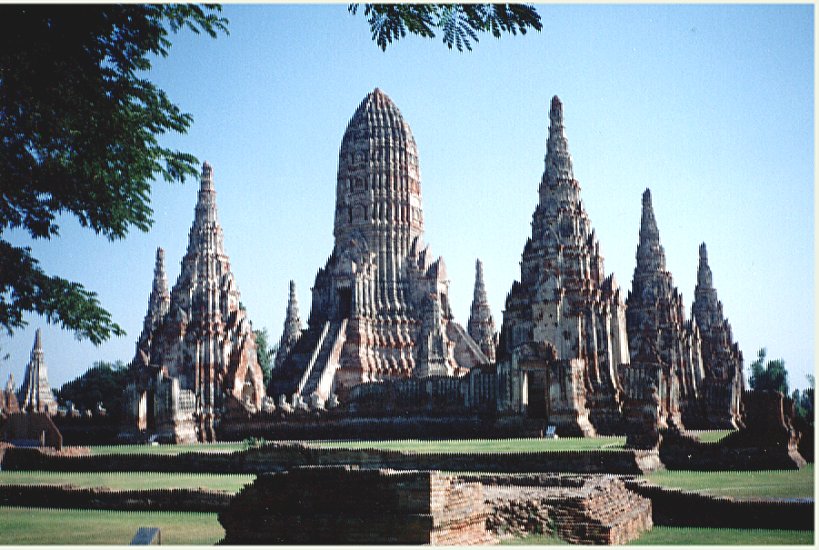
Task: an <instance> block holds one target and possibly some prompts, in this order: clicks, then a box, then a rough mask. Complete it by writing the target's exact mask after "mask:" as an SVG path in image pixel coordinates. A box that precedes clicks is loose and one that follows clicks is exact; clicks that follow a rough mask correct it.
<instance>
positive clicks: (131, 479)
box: [0, 471, 256, 493]
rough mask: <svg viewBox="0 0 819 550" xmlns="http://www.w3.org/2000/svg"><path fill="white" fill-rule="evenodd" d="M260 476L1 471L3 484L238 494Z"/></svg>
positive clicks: (0, 477)
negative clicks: (219, 491)
mask: <svg viewBox="0 0 819 550" xmlns="http://www.w3.org/2000/svg"><path fill="white" fill-rule="evenodd" d="M255 478H256V476H255V475H252V474H235V475H234V474H226V475H220V474H178V473H162V472H127V473H103V472H72V473H68V472H41V471H36V472H15V471H0V484H3V485H17V484H24V485H63V484H70V485H76V486H78V487H109V488H111V489H123V490H124V489H197V488H199V487H204V488H206V489H218V490H222V491H230V492H232V493H236V492H238V491H239V490H241V488H242V487H244V486H245V485H247V484H248V483H252V482H253V480H254V479H255Z"/></svg>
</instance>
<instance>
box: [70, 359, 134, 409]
mask: <svg viewBox="0 0 819 550" xmlns="http://www.w3.org/2000/svg"><path fill="white" fill-rule="evenodd" d="M127 373H128V368H127V367H126V366H125V363H123V362H122V361H116V362H114V363H109V362H107V361H97V362H95V363H94V364H93V365H92V366H91V368H90V369H88V370H87V371H86V372H85V373H83V374H82V375H81V376H79V377H77V378H75V379H74V380H72V381H71V382H66V383H65V384H63V386H62V387H61V388H60V389H59V391H57V392H55V393H56V394H57V399H58V400H59V401H60V402H61V403H63V404H65V403H66V402H67V401H71V402H72V403H74V405H75V406H76V407H77V408H82V409H87V410H93V409H95V408H96V406H97V403H102V405H103V407H105V410H106V411H107V413H108V416H111V417H114V418H119V416H120V414H121V413H122V396H123V393H122V388H124V387H125V384H126V378H127Z"/></svg>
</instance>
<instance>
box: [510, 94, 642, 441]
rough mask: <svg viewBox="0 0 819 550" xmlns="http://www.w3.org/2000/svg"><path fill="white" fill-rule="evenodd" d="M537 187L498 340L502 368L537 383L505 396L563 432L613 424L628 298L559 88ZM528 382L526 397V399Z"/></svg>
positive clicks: (625, 356)
mask: <svg viewBox="0 0 819 550" xmlns="http://www.w3.org/2000/svg"><path fill="white" fill-rule="evenodd" d="M538 196H539V201H538V205H537V207H536V209H535V212H534V214H533V215H532V237H531V239H529V241H528V242H527V243H526V246H525V247H524V250H523V255H522V260H521V275H520V281H515V283H514V284H513V285H512V289H511V291H510V292H509V295H508V296H507V299H506V308H505V311H504V314H503V327H502V330H501V336H500V344H499V346H498V369H499V370H498V372H499V373H500V372H502V371H506V370H508V371H509V373H508V376H510V380H517V381H518V382H519V383H523V382H521V381H523V380H527V383H528V384H530V385H531V386H532V387H531V388H528V389H523V388H517V387H510V388H509V389H508V390H504V391H508V393H507V394H505V395H501V397H500V399H499V401H500V402H501V403H502V406H507V405H506V403H505V402H506V400H507V399H508V400H509V405H508V406H509V407H510V408H511V409H512V410H514V409H515V408H516V407H517V408H521V407H527V409H526V410H527V411H528V412H527V413H526V414H530V415H536V416H537V415H541V414H544V415H546V416H548V421H549V422H550V423H553V424H555V425H556V426H557V427H558V430H559V431H560V433H562V434H565V435H581V434H584V435H592V434H594V433H595V432H596V431H599V432H602V433H606V432H609V433H610V432H611V431H612V430H614V429H616V428H617V424H618V423H619V421H620V410H619V400H620V397H619V395H620V388H619V385H618V380H617V370H618V369H619V367H620V365H623V364H626V363H628V360H629V358H628V344H627V337H626V330H625V316H624V309H625V308H624V305H623V302H622V299H621V298H620V292H619V288H618V287H617V284H616V281H615V280H614V278H613V277H606V275H605V270H604V267H603V256H602V255H601V254H600V245H599V242H598V240H597V237H596V234H595V232H594V230H593V229H592V226H591V221H590V220H589V217H588V214H587V213H586V210H585V208H584V206H583V202H582V201H581V198H580V183H579V182H578V181H577V180H576V179H574V172H573V169H572V157H571V154H570V153H569V146H568V140H567V139H566V134H565V128H564V122H563V104H562V103H561V102H560V99H559V98H558V97H556V96H555V97H554V98H552V102H551V108H550V111H549V139H548V142H547V145H546V158H545V167H544V171H543V175H542V177H541V180H540V186H539V189H538ZM525 364H530V365H531V364H540V365H549V366H548V367H545V368H549V369H553V370H551V371H550V372H553V373H554V374H552V375H550V377H547V376H546V375H545V374H544V373H543V372H530V373H528V374H527V373H524V372H522V370H516V369H523V368H526V367H521V366H520V365H525ZM524 375H525V376H524ZM504 376H506V374H504ZM547 378H550V381H549V382H548V384H551V387H549V388H547V387H546V384H547ZM515 383H517V382H512V384H515ZM524 392H527V393H528V396H529V397H528V399H529V403H528V405H523V404H522V403H523V400H522V398H521V397H520V396H521V395H523V394H524ZM584 396H588V399H586V398H585V397H584ZM516 400H517V401H516ZM587 403H588V406H587ZM547 411H548V412H547Z"/></svg>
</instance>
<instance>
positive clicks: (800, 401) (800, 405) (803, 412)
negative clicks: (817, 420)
mask: <svg viewBox="0 0 819 550" xmlns="http://www.w3.org/2000/svg"><path fill="white" fill-rule="evenodd" d="M807 378H808V384H809V387H807V388H805V389H804V390H802V391H801V392H800V391H799V390H798V389H796V390H793V395H792V396H791V397H792V398H793V405H794V408H795V409H796V415H797V416H799V417H800V418H802V419H803V420H804V421H805V422H807V423H808V425H809V426H813V411H814V409H813V394H814V390H815V379H814V377H813V375H812V374H808V375H807Z"/></svg>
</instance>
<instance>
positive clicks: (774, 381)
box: [748, 348, 788, 396]
mask: <svg viewBox="0 0 819 550" xmlns="http://www.w3.org/2000/svg"><path fill="white" fill-rule="evenodd" d="M767 353H768V351H767V350H766V349H765V348H762V349H761V350H759V352H758V353H757V358H756V361H754V362H753V363H751V367H750V368H751V377H750V379H749V380H748V383H749V384H750V386H751V389H752V390H773V391H778V392H782V394H783V395H786V396H787V395H788V371H787V370H785V361H784V360H782V359H771V360H769V361H768V362H767V363H765V358H766V356H767Z"/></svg>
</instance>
